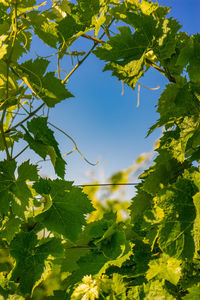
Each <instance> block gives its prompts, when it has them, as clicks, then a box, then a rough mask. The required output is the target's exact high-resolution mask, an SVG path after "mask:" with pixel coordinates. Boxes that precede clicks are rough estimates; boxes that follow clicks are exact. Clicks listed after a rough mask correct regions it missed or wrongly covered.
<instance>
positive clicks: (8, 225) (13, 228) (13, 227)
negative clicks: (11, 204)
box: [0, 215, 21, 243]
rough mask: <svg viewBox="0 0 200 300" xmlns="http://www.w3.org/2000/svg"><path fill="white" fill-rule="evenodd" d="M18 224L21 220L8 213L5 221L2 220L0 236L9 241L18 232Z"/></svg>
mask: <svg viewBox="0 0 200 300" xmlns="http://www.w3.org/2000/svg"><path fill="white" fill-rule="evenodd" d="M20 224H21V220H20V219H19V218H15V217H14V216H12V215H9V218H8V219H7V220H6V222H4V224H3V226H2V228H1V232H0V238H1V239H5V240H6V241H7V242H8V243H10V242H11V241H12V239H13V238H14V236H15V235H16V233H18V231H19V229H20Z"/></svg>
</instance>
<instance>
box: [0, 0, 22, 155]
mask: <svg viewBox="0 0 200 300" xmlns="http://www.w3.org/2000/svg"><path fill="white" fill-rule="evenodd" d="M12 26H13V31H14V36H13V40H12V45H11V50H10V54H9V56H8V59H7V61H6V100H8V98H9V97H8V96H9V69H10V61H11V57H12V54H13V51H14V46H15V41H16V36H17V29H18V24H17V2H16V3H15V6H14V21H13V17H12ZM6 110H7V109H6V107H5V108H4V109H3V112H2V116H1V120H0V131H1V136H2V140H3V144H4V147H5V151H6V156H7V160H10V159H11V155H10V153H9V150H8V145H7V142H6V137H5V132H4V126H3V125H4V119H5V116H6Z"/></svg>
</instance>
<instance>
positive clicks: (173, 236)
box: [157, 178, 198, 258]
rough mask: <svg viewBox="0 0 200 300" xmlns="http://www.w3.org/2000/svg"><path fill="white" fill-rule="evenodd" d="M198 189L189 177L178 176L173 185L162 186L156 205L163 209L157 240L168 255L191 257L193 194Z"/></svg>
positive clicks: (193, 214)
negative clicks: (163, 216)
mask: <svg viewBox="0 0 200 300" xmlns="http://www.w3.org/2000/svg"><path fill="white" fill-rule="evenodd" d="M197 191H198V189H197V187H196V186H195V185H194V183H193V182H192V181H191V180H189V178H179V179H178V180H177V182H176V183H174V184H173V185H171V186H169V187H166V188H163V189H162V190H161V191H160V193H159V195H158V197H157V205H158V206H159V207H160V208H162V209H163V211H164V215H165V218H164V219H163V221H162V222H161V225H160V229H159V233H158V241H159V245H160V248H161V249H162V250H163V251H164V252H165V253H167V254H168V255H170V256H175V257H177V258H180V257H183V258H184V257H187V258H192V257H193V255H194V250H195V249H194V240H193V236H192V230H193V223H194V220H195V217H196V212H195V206H194V203H193V196H194V194H195V193H196V192H197Z"/></svg>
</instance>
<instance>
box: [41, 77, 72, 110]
mask: <svg viewBox="0 0 200 300" xmlns="http://www.w3.org/2000/svg"><path fill="white" fill-rule="evenodd" d="M70 97H73V95H72V94H71V93H70V92H69V91H68V90H67V89H66V88H65V86H64V84H62V82H61V81H60V80H59V79H58V78H56V77H55V75H54V72H49V73H47V74H46V75H45V76H44V77H43V78H42V89H41V93H40V98H41V99H42V100H43V101H44V102H45V103H46V105H47V106H48V107H54V106H55V105H56V104H57V103H59V102H61V101H62V100H65V99H66V98H70Z"/></svg>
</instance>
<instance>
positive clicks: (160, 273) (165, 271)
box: [146, 254, 181, 285]
mask: <svg viewBox="0 0 200 300" xmlns="http://www.w3.org/2000/svg"><path fill="white" fill-rule="evenodd" d="M180 277H181V261H180V260H178V259H176V258H173V257H169V256H168V255H166V254H163V255H162V256H161V257H160V258H158V259H154V260H152V261H150V263H149V270H148V271H147V273H146V278H147V280H148V281H150V280H151V279H153V278H157V279H161V280H162V279H165V280H168V281H169V282H171V283H172V284H174V285H177V283H178V281H179V279H180Z"/></svg>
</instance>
